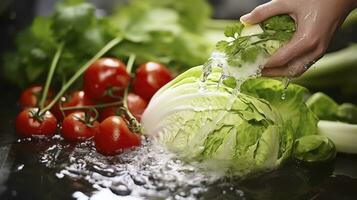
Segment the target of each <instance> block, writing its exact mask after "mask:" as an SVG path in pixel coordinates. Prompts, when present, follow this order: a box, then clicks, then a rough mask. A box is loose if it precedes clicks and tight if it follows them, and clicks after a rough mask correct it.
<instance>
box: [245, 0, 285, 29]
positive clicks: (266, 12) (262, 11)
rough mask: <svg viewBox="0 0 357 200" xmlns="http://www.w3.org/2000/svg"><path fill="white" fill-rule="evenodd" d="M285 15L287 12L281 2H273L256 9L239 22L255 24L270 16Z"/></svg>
mask: <svg viewBox="0 0 357 200" xmlns="http://www.w3.org/2000/svg"><path fill="white" fill-rule="evenodd" d="M287 13H289V10H287V9H286V6H285V4H284V3H283V1H274V0H273V1H270V2H268V3H265V4H262V5H260V6H258V7H256V8H255V9H254V10H253V11H251V12H250V13H248V14H246V15H244V16H242V17H241V18H240V20H241V21H242V22H243V23H248V24H256V23H259V22H261V21H263V20H265V19H267V18H269V17H271V16H275V15H279V14H287Z"/></svg>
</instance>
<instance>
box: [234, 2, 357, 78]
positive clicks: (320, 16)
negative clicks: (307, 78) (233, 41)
mask: <svg viewBox="0 0 357 200" xmlns="http://www.w3.org/2000/svg"><path fill="white" fill-rule="evenodd" d="M356 7H357V0H272V1H270V2H268V3H266V4H263V5H260V6H258V7H256V8H255V9H254V10H253V11H251V12H250V13H248V14H246V15H244V16H242V17H241V19H240V20H241V21H242V22H244V23H248V24H256V23H259V22H261V21H263V20H265V19H267V18H269V17H272V16H274V15H279V14H289V15H290V16H291V17H292V18H293V19H294V20H295V23H296V25H297V30H296V32H295V34H294V35H293V37H292V39H291V40H290V41H289V42H288V43H287V44H285V45H284V46H283V47H281V48H280V49H279V50H278V51H277V52H276V53H275V54H274V55H273V56H272V57H271V58H269V60H268V61H267V63H266V64H265V66H264V69H263V71H262V74H263V75H264V76H273V77H274V76H287V77H297V76H300V75H301V74H303V73H304V72H305V71H306V70H307V69H308V68H309V67H310V66H311V65H312V64H313V63H314V62H315V61H316V60H318V59H319V58H320V57H321V56H322V55H323V54H324V53H325V51H326V49H327V47H328V45H329V43H330V40H331V38H332V37H333V35H334V33H335V32H336V29H337V28H338V27H339V26H340V25H341V24H342V22H343V21H344V19H345V18H346V17H347V15H348V13H349V12H350V11H352V10H353V9H354V8H356Z"/></svg>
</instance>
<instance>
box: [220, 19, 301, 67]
mask: <svg viewBox="0 0 357 200" xmlns="http://www.w3.org/2000/svg"><path fill="white" fill-rule="evenodd" d="M294 32H295V23H294V21H293V19H291V18H290V17H289V16H288V15H279V16H274V17H271V18H269V19H267V20H265V21H264V22H262V23H261V24H257V25H243V24H242V23H237V24H235V25H233V26H228V27H227V28H226V30H225V32H224V34H225V36H226V37H228V39H227V40H224V41H220V42H218V43H217V45H216V48H217V50H218V51H220V52H223V53H224V54H225V56H226V57H227V60H228V64H229V65H231V66H232V67H241V66H243V64H244V63H254V62H255V61H256V60H257V58H258V56H265V57H266V56H270V55H272V54H273V53H274V52H275V51H276V50H277V49H279V48H280V47H281V46H282V45H283V44H284V43H285V42H287V41H288V40H290V38H291V37H292V35H293V33H294Z"/></svg>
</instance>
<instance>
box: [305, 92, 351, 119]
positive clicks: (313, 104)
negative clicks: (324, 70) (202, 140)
mask: <svg viewBox="0 0 357 200" xmlns="http://www.w3.org/2000/svg"><path fill="white" fill-rule="evenodd" d="M306 104H307V105H308V106H309V108H310V109H311V110H312V111H313V112H314V113H315V114H316V116H317V117H318V118H319V119H320V120H330V121H342V122H346V123H352V124H357V106H355V105H353V104H350V103H343V104H341V105H338V104H337V103H336V102H335V101H334V100H333V99H332V98H330V97H329V96H327V95H326V94H324V93H322V92H318V93H315V94H313V95H312V96H311V97H310V98H309V99H308V100H307V101H306Z"/></svg>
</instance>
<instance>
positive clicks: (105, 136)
mask: <svg viewBox="0 0 357 200" xmlns="http://www.w3.org/2000/svg"><path fill="white" fill-rule="evenodd" d="M140 139H141V138H140V135H138V134H135V133H132V132H131V131H130V130H129V128H128V126H127V125H126V123H125V121H124V120H123V118H121V117H118V116H112V117H108V118H107V119H105V120H104V121H103V122H102V123H100V125H99V132H98V133H97V134H96V135H95V136H94V142H95V147H96V148H97V151H98V152H99V153H101V154H103V155H115V154H117V153H119V152H120V151H122V150H123V149H127V148H130V147H134V146H139V145H140Z"/></svg>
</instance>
